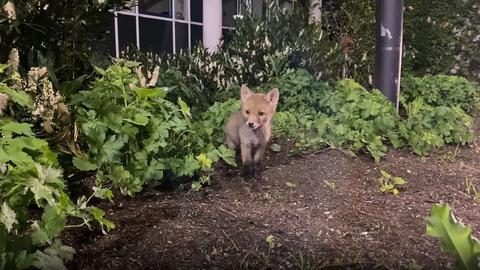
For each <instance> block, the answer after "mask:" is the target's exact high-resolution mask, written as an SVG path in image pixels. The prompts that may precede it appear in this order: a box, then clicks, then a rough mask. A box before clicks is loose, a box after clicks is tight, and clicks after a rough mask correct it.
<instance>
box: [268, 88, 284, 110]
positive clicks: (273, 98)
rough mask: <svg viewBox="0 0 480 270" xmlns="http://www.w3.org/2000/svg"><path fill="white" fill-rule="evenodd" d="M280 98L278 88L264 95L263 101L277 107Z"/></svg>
mask: <svg viewBox="0 0 480 270" xmlns="http://www.w3.org/2000/svg"><path fill="white" fill-rule="evenodd" d="M279 98H280V92H279V91H278V88H273V89H272V90H270V92H268V93H267V94H266V95H265V99H266V100H267V101H268V103H270V104H272V105H273V106H277V103H278V99H279Z"/></svg>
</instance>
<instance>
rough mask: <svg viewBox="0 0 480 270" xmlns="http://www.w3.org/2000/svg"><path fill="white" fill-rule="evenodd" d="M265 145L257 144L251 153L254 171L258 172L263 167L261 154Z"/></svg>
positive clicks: (263, 152)
mask: <svg viewBox="0 0 480 270" xmlns="http://www.w3.org/2000/svg"><path fill="white" fill-rule="evenodd" d="M265 148H266V145H258V146H257V147H255V153H254V155H253V169H254V170H255V172H260V171H261V170H262V169H263V155H264V154H265Z"/></svg>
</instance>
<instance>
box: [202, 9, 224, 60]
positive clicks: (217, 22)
mask: <svg viewBox="0 0 480 270" xmlns="http://www.w3.org/2000/svg"><path fill="white" fill-rule="evenodd" d="M221 38H222V0H203V46H205V48H207V49H208V51H209V52H210V53H213V52H216V51H218V45H219V44H220V39H221Z"/></svg>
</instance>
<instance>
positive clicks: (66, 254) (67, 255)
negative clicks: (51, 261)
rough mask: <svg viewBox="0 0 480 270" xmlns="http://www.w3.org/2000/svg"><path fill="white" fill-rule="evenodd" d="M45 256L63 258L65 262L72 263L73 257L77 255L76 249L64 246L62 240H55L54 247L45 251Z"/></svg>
mask: <svg viewBox="0 0 480 270" xmlns="http://www.w3.org/2000/svg"><path fill="white" fill-rule="evenodd" d="M44 252H45V254H48V255H51V256H56V257H59V258H61V259H62V260H63V261H70V260H72V259H73V255H74V254H75V249H73V248H72V247H70V246H66V245H63V244H62V241H61V240H60V239H58V238H57V239H55V240H54V241H53V243H52V245H51V246H50V247H48V248H46V249H45V251H44Z"/></svg>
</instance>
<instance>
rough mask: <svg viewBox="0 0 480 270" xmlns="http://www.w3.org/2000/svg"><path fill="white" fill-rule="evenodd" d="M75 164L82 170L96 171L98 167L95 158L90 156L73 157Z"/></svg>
mask: <svg viewBox="0 0 480 270" xmlns="http://www.w3.org/2000/svg"><path fill="white" fill-rule="evenodd" d="M72 163H73V166H75V167H76V168H77V169H79V170H82V171H94V170H96V169H97V168H98V165H97V164H96V163H95V161H94V160H92V159H90V158H77V157H74V158H73V159H72Z"/></svg>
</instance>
